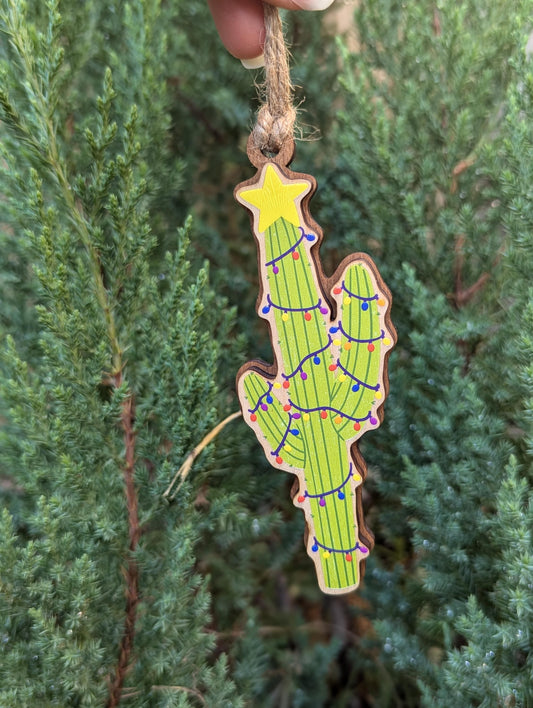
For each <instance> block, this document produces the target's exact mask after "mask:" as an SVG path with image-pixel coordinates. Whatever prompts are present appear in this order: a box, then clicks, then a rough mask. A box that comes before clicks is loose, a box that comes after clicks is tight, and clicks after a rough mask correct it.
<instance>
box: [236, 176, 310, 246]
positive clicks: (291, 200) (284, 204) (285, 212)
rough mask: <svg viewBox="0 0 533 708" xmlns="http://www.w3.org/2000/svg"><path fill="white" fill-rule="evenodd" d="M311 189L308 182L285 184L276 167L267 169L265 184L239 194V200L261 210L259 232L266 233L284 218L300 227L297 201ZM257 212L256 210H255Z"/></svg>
mask: <svg viewBox="0 0 533 708" xmlns="http://www.w3.org/2000/svg"><path fill="white" fill-rule="evenodd" d="M309 189H310V184H309V183H308V182H289V183H288V184H285V182H283V181H282V180H281V179H280V177H279V174H278V173H277V171H276V170H275V169H274V167H273V166H272V165H271V164H269V165H267V167H266V170H265V175H264V178H263V184H262V185H261V186H260V187H257V188H255V189H245V190H243V191H242V192H239V195H238V197H239V200H240V201H242V202H244V203H245V204H250V205H251V206H253V207H256V209H258V210H259V226H258V230H259V231H260V232H261V233H264V232H265V231H266V230H267V229H268V227H269V226H270V225H271V224H273V223H274V222H275V221H277V220H278V219H281V218H282V217H283V218H284V219H286V220H287V221H289V222H290V223H291V224H294V226H299V225H300V218H299V216H298V210H297V208H296V199H297V198H298V197H301V196H303V195H304V194H305V193H306V192H308V191H309ZM254 211H255V210H254Z"/></svg>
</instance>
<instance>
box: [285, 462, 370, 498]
mask: <svg viewBox="0 0 533 708" xmlns="http://www.w3.org/2000/svg"><path fill="white" fill-rule="evenodd" d="M352 468H353V464H352V463H351V462H350V471H349V472H348V476H347V477H346V479H345V480H344V481H343V482H341V483H340V484H339V486H338V487H334V489H329V490H328V491H326V492H320V493H319V494H309V492H308V491H307V489H306V490H305V492H304V493H303V494H300V496H299V497H298V501H299V503H300V504H302V503H303V502H304V501H305V500H306V499H319V505H320V506H322V507H324V506H326V499H325V497H328V496H330V494H337V496H338V498H339V499H340V500H341V501H342V500H343V499H345V498H346V495H345V493H344V492H343V489H344V487H345V486H346V485H347V484H348V482H349V481H350V479H351V478H352V477H353V476H354V475H353V472H352ZM359 479H360V477H359Z"/></svg>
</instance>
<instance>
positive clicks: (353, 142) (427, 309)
mask: <svg viewBox="0 0 533 708" xmlns="http://www.w3.org/2000/svg"><path fill="white" fill-rule="evenodd" d="M532 15H533V3H532V2H531V0H520V2H516V0H505V1H503V2H502V1H496V0H491V1H490V2H486V1H485V2H482V1H481V0H459V1H458V2H454V3H447V2H435V1H434V0H432V2H429V0H404V1H403V2H396V1H395V0H376V1H375V2H371V3H368V2H367V3H361V6H360V9H359V10H357V12H356V14H355V21H356V23H357V28H358V35H359V46H358V48H357V51H355V52H352V51H349V50H348V49H346V47H345V46H344V44H343V42H342V40H340V41H339V42H338V44H337V47H338V52H337V53H336V52H335V51H333V50H334V47H335V42H334V39H333V38H332V37H331V36H329V37H328V36H326V35H325V34H324V29H323V28H322V27H321V23H320V16H319V15H314V14H313V13H309V14H308V13H300V14H297V15H296V14H295V15H294V16H292V15H291V17H290V20H289V25H288V27H287V34H288V36H289V38H290V39H291V40H292V41H293V43H294V46H293V55H294V57H295V71H294V78H295V81H296V83H299V84H301V85H302V86H303V89H302V90H300V93H302V92H303V93H304V94H305V96H306V103H305V106H304V107H305V109H306V111H307V114H306V115H305V117H304V118H303V120H304V122H308V123H312V124H315V125H317V126H318V127H319V128H320V129H321V131H322V134H323V139H322V140H321V141H319V142H318V143H309V144H302V145H300V146H299V148H298V158H297V164H296V165H295V167H296V169H298V170H302V171H304V172H309V173H312V174H315V175H316V176H317V177H318V178H319V191H318V194H317V197H316V201H315V202H314V203H313V205H312V211H313V215H314V217H315V218H316V219H317V220H318V221H319V223H320V224H321V226H322V227H323V229H324V233H325V237H326V238H325V244H324V248H323V251H324V253H323V254H322V257H323V261H324V263H326V264H330V272H331V270H332V268H333V265H334V264H336V263H338V262H340V260H342V257H343V256H344V255H346V254H347V253H350V252H352V251H358V250H366V251H368V252H369V253H370V255H371V256H372V257H373V258H374V260H375V261H376V263H377V265H378V267H379V269H380V272H381V274H382V276H383V278H384V280H385V282H387V283H388V285H389V286H390V287H391V290H392V291H393V298H394V303H393V309H392V316H393V321H394V324H395V325H396V328H397V330H398V333H399V341H398V345H397V347H396V349H395V352H394V353H393V355H392V357H391V360H390V365H389V373H390V380H391V391H390V396H389V399H388V401H387V404H386V407H385V408H386V410H385V420H384V423H383V426H382V427H381V428H380V430H379V431H377V432H375V433H373V435H372V440H365V441H364V443H363V444H362V453H363V455H364V457H365V459H366V460H367V461H368V462H369V477H368V479H367V483H366V485H365V488H366V491H365V496H364V498H363V503H364V507H365V518H366V521H367V524H368V526H369V527H370V528H371V529H372V530H373V531H374V533H375V534H376V545H375V548H374V550H373V552H372V554H371V556H370V559H369V561H368V563H367V571H366V576H365V579H364V583H363V587H362V590H361V591H358V593H356V594H352V595H348V596H345V597H342V598H328V597H324V596H322V595H321V593H320V592H319V590H318V589H317V586H316V580H315V573H314V570H313V568H312V564H311V562H310V561H309V559H308V558H307V556H306V553H305V549H304V546H303V544H302V535H303V532H304V523H303V518H302V516H301V515H299V514H298V513H295V510H294V508H293V507H292V504H291V502H290V498H289V494H288V492H289V490H290V482H291V480H289V479H288V478H287V475H286V474H285V473H283V474H280V473H276V472H275V471H274V470H272V469H271V468H270V467H269V466H268V464H267V462H266V461H265V460H264V456H263V454H262V451H261V450H260V449H258V446H257V444H256V441H255V439H254V436H253V435H252V434H251V432H250V431H248V430H247V429H246V426H244V425H243V424H242V422H239V421H236V422H233V423H231V425H229V426H228V427H227V428H226V429H225V431H224V434H223V435H222V436H220V438H219V440H218V441H217V443H216V447H215V448H213V447H212V446H210V447H209V448H208V449H207V450H206V451H205V452H204V453H202V455H201V456H200V457H199V459H198V460H196V461H195V464H194V467H193V470H192V471H191V473H190V474H189V476H188V477H187V479H186V480H185V481H184V483H183V484H182V485H181V486H180V488H179V491H178V492H177V494H176V495H175V497H174V499H173V501H172V502H169V501H168V497H164V492H165V490H166V489H167V487H168V485H169V483H170V481H171V479H172V478H173V477H174V475H175V474H176V472H177V470H178V469H179V467H180V465H181V464H182V462H183V461H184V459H185V458H186V456H187V454H188V453H189V452H190V451H191V450H192V448H193V447H194V446H195V445H196V444H197V443H198V442H199V441H200V440H201V439H202V437H203V436H204V435H205V434H206V433H207V432H208V431H209V430H210V429H211V428H212V427H213V426H214V425H215V424H216V423H217V422H219V421H220V420H221V419H222V418H224V417H226V416H227V415H228V414H229V413H231V412H234V411H235V410H236V408H237V402H236V397H235V395H234V391H233V387H234V383H233V376H234V372H236V371H237V369H238V368H239V365H240V364H241V363H244V361H246V360H247V359H249V358H250V356H252V355H253V356H255V355H256V354H257V351H258V348H259V349H261V353H262V356H263V357H264V358H265V359H266V360H270V361H271V360H272V353H271V351H270V345H269V342H268V336H267V333H266V331H265V330H264V329H260V328H259V327H258V324H257V322H256V319H257V318H256V316H255V312H254V307H253V304H254V299H255V296H256V292H257V269H256V257H255V246H254V244H253V241H252V239H251V238H250V236H249V225H248V223H247V218H246V215H245V214H243V211H244V210H242V209H240V208H239V207H238V206H237V205H235V204H234V203H233V201H232V190H233V187H234V185H235V184H237V183H239V182H241V181H243V180H244V179H247V178H249V177H250V176H251V175H252V173H253V170H252V168H251V167H250V166H249V165H248V164H247V159H246V155H245V152H244V149H243V148H244V145H245V141H246V137H247V131H248V129H249V124H250V121H251V108H253V93H254V89H253V86H252V80H251V78H250V74H249V73H247V72H245V71H244V70H242V69H241V67H240V64H239V62H236V61H235V60H234V59H232V58H231V57H229V56H228V55H227V54H226V53H225V52H224V50H223V49H222V47H221V45H220V43H219V41H218V40H217V38H216V34H215V32H214V29H213V26H212V23H211V21H210V18H209V15H208V12H207V8H206V3H205V2H204V1H203V0H192V1H189V2H185V0H178V1H177V2H174V3H161V2H158V1H157V0H131V1H130V2H128V3H122V2H116V1H114V0H112V1H111V2H106V3H99V2H95V0H89V1H88V2H84V3H79V2H73V1H72V0H63V1H62V2H60V3H59V2H57V1H55V0H49V1H48V2H44V3H43V2H36V1H35V0H27V1H26V2H23V0H1V3H0V111H1V114H0V121H1V122H0V150H1V155H0V253H1V254H2V255H1V257H0V303H1V305H0V499H1V506H2V509H1V513H0V528H1V531H0V640H1V641H0V705H1V706H2V707H4V706H6V708H9V707H10V706H13V707H14V706H17V708H19V707H20V706H23V707H24V708H25V707H26V706H28V708H30V707H31V708H33V706H44V707H46V706H60V707H62V708H63V707H65V706H113V705H117V704H118V703H119V702H120V703H121V705H131V706H182V707H185V706H191V707H192V706H198V705H207V706H213V708H220V707H221V706H232V707H238V706H244V705H246V706H254V707H255V706H258V707H260V706H265V708H267V707H276V708H277V707H278V706H291V708H292V707H296V708H298V707H302V708H317V707H318V706H336V707H337V706H338V707H339V708H343V707H352V706H354V707H355V706H365V707H366V706H377V707H378V708H386V707H387V706H419V705H427V706H434V705H438V706H454V708H455V707H456V706H460V707H463V706H464V707H465V708H466V707H470V706H486V707H487V708H489V707H491V708H492V706H502V707H503V706H505V707H506V706H517V707H527V706H532V705H533V676H532V658H531V649H530V646H531V627H532V623H533V622H532V616H531V615H532V610H533V599H532V598H533V592H532V590H533V562H532V539H531V534H532V522H533V518H532V513H533V512H532V506H531V482H532V465H531V456H532V454H533V442H532V440H533V435H532V432H533V431H532V422H533V372H532V368H531V366H532V365H531V362H532V360H533V340H532V337H531V331H532V326H533V297H532V296H533V290H532V288H531V273H532V272H533V249H532V243H533V237H532V233H533V211H532V210H533V206H532V203H533V202H532V199H531V184H532V183H533V147H532V146H533V132H532V131H533V128H532V126H533V115H532V113H533V108H532V106H533V104H532V101H533V73H532V72H533V69H532V66H533V64H532V57H531V50H530V49H528V48H527V47H528V46H529V47H530V46H531V44H530V43H529V44H528V39H529V36H530V32H531V29H532V28H531V21H530V18H531V16H532ZM199 48H201V50H200V49H199ZM336 75H338V81H336V80H335V76H336ZM191 213H193V214H194V218H193V220H192V222H191V220H190V219H189V218H188V217H189V215H190V214H191ZM233 304H234V305H235V311H234V310H233V309H232V305H233ZM235 313H237V315H236V314H235ZM174 490H175V488H174Z"/></svg>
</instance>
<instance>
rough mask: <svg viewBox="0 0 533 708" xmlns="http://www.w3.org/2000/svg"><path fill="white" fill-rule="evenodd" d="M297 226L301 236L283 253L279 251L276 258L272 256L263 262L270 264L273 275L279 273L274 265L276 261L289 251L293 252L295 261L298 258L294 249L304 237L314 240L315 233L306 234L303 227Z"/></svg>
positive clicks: (298, 255)
mask: <svg viewBox="0 0 533 708" xmlns="http://www.w3.org/2000/svg"><path fill="white" fill-rule="evenodd" d="M298 228H299V229H300V233H301V236H300V238H299V239H298V241H296V243H295V244H293V245H292V246H291V247H290V248H289V249H287V250H286V251H285V252H284V253H281V254H280V255H279V256H276V258H272V260H270V261H267V262H266V263H265V265H266V266H267V267H268V266H272V272H273V273H274V275H277V274H278V273H279V268H278V266H277V265H276V263H277V262H278V261H281V260H282V259H283V258H285V256H289V255H290V254H291V253H292V254H294V255H293V258H294V260H295V261H297V260H298V259H299V258H300V254H299V253H296V249H297V248H298V246H299V245H300V244H301V243H302V241H303V240H304V239H306V240H307V241H314V240H315V235H314V234H306V233H305V231H304V229H302V227H301V226H299V227H298Z"/></svg>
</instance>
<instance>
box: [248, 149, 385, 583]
mask: <svg viewBox="0 0 533 708" xmlns="http://www.w3.org/2000/svg"><path fill="white" fill-rule="evenodd" d="M314 186H315V185H314V180H313V179H312V178H311V177H308V176H307V175H299V174H295V173H292V172H290V171H288V170H284V169H283V168H280V167H278V166H277V165H276V164H275V163H273V162H270V161H266V163H265V164H263V165H262V166H261V167H260V170H259V172H258V175H257V176H256V178H254V179H252V180H250V181H248V182H246V183H243V184H242V185H240V186H239V187H237V189H236V198H237V200H238V201H240V202H241V203H243V204H244V205H245V206H246V207H247V208H248V209H249V210H250V212H251V214H252V220H253V231H254V235H255V238H256V241H257V244H258V255H259V272H260V278H261V293H260V297H259V300H258V314H259V316H260V317H262V318H263V319H265V320H267V322H268V324H269V326H270V332H271V340H272V347H273V350H274V357H275V362H274V365H273V367H268V366H266V365H263V364H262V363H261V362H258V361H255V362H249V363H248V364H246V365H245V366H244V367H242V369H241V370H240V372H239V373H238V375H237V388H238V394H239V399H240V401H241V406H242V409H243V414H244V417H245V420H246V422H247V423H248V425H250V426H251V427H252V429H253V430H254V432H255V433H256V435H257V438H258V440H259V442H260V443H261V445H262V446H263V449H264V451H265V455H266V457H267V459H268V460H269V461H270V462H271V463H272V464H273V465H274V466H275V467H277V468H278V469H283V470H286V471H288V472H291V473H293V474H295V475H296V476H297V477H298V480H299V484H298V491H297V493H296V494H295V496H294V499H293V501H294V504H295V505H296V506H297V507H299V508H301V509H302V510H303V512H304V514H305V519H306V523H307V526H308V531H309V533H308V540H307V552H308V554H309V556H310V557H311V558H312V560H313V562H314V564H315V568H316V572H317V577H318V581H319V585H320V587H321V589H322V590H323V591H324V592H327V593H332V594H336V593H343V592H349V591H350V590H353V589H355V588H356V587H357V586H358V585H359V582H360V578H361V564H362V563H363V562H364V560H365V558H366V557H367V555H368V552H369V550H370V547H371V545H372V541H371V538H370V536H369V533H368V532H367V530H366V527H365V525H364V520H363V517H362V504H361V484H362V482H363V479H364V477H365V475H366V469H365V465H364V461H363V460H362V458H361V457H360V455H359V453H358V451H357V447H356V442H357V440H358V439H359V437H360V436H361V435H362V434H363V432H365V431H366V430H367V429H368V428H372V427H375V426H377V425H378V424H379V422H380V420H381V406H382V404H383V401H384V399H385V396H386V392H387V384H388V382H387V378H386V369H385V363H386V359H387V357H388V353H389V351H390V349H391V347H392V344H393V342H394V338H395V332H394V328H393V327H392V324H391V323H390V319H389V315H388V313H389V309H390V296H389V294H388V291H387V289H386V287H385V285H384V284H383V282H382V281H381V278H380V277H379V274H378V273H377V270H376V268H375V266H374V265H373V263H372V262H371V261H370V259H369V258H368V257H367V256H364V255H363V254H354V255H353V256H351V257H349V258H348V259H346V260H345V261H344V262H343V263H342V264H341V266H340V267H339V269H338V271H337V273H336V274H335V275H334V276H333V277H332V278H331V279H329V280H328V279H326V278H325V277H324V275H323V273H322V269H321V266H320V262H319V260H318V254H317V251H318V246H319V243H320V240H321V238H322V234H321V231H320V228H319V227H318V225H317V224H315V223H314V222H313V220H312V219H311V217H310V215H309V213H308V210H307V201H308V199H309V196H310V195H311V193H312V191H313V190H314Z"/></svg>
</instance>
